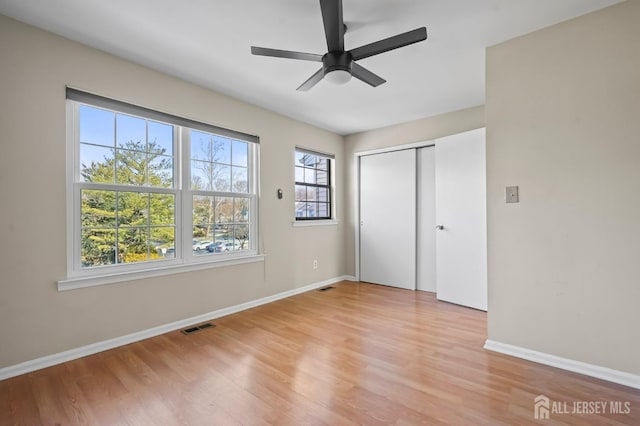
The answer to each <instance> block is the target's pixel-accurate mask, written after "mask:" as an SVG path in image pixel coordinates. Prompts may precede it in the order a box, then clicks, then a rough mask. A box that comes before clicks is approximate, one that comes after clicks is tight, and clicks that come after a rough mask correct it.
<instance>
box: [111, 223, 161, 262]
mask: <svg viewBox="0 0 640 426" xmlns="http://www.w3.org/2000/svg"><path fill="white" fill-rule="evenodd" d="M150 250H151V245H150V243H149V229H148V228H142V227H135V228H120V230H119V231H118V255H119V260H120V261H121V262H123V263H135V262H145V261H147V260H149V252H150ZM153 250H154V252H155V248H153Z"/></svg>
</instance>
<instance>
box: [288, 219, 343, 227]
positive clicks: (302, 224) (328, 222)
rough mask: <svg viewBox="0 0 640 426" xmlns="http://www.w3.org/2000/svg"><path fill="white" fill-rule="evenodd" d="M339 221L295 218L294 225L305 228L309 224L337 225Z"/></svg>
mask: <svg viewBox="0 0 640 426" xmlns="http://www.w3.org/2000/svg"><path fill="white" fill-rule="evenodd" d="M338 223H339V222H338V221H337V220H334V219H327V220H294V221H293V226H294V227H296V228H297V227H300V228H304V227H307V226H329V225H337V224H338Z"/></svg>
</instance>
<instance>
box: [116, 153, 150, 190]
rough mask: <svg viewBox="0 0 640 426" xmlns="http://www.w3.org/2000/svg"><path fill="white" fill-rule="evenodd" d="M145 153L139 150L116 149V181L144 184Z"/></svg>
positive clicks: (146, 161) (145, 177)
mask: <svg viewBox="0 0 640 426" xmlns="http://www.w3.org/2000/svg"><path fill="white" fill-rule="evenodd" d="M147 164H148V160H147V154H146V153H144V152H139V151H129V150H124V149H116V183H119V184H123V185H136V186H142V185H146V183H147V182H146V181H147Z"/></svg>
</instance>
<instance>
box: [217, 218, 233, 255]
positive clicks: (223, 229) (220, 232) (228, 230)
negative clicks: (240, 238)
mask: <svg viewBox="0 0 640 426" xmlns="http://www.w3.org/2000/svg"><path fill="white" fill-rule="evenodd" d="M214 229H215V238H214V241H215V242H217V243H226V242H227V241H229V239H231V238H233V225H220V224H216V225H215V227H214ZM216 251H217V252H221V251H225V250H224V249H223V248H222V247H220V248H218V249H217V250H216Z"/></svg>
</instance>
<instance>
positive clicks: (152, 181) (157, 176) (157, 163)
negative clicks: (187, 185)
mask: <svg viewBox="0 0 640 426" xmlns="http://www.w3.org/2000/svg"><path fill="white" fill-rule="evenodd" d="M149 157H150V160H149V183H148V185H149V186H157V187H160V188H172V187H173V157H167V156H165V155H156V154H149Z"/></svg>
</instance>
